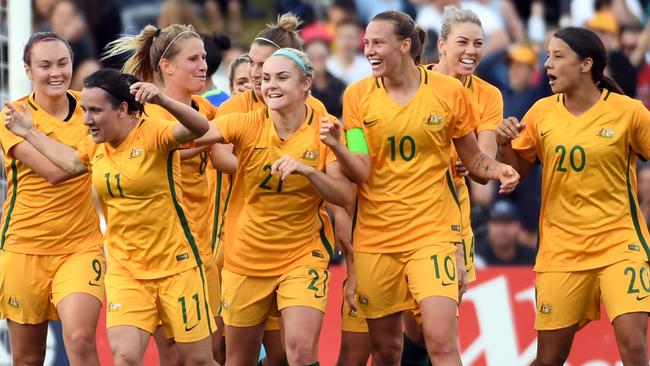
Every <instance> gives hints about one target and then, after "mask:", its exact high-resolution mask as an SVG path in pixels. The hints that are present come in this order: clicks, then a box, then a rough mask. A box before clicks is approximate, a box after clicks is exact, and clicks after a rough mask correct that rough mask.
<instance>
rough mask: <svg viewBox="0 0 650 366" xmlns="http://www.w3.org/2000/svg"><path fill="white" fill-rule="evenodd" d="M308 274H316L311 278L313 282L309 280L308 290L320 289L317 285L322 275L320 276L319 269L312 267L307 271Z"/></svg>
mask: <svg viewBox="0 0 650 366" xmlns="http://www.w3.org/2000/svg"><path fill="white" fill-rule="evenodd" d="M307 274H308V275H310V276H314V278H312V279H311V282H309V286H307V290H312V291H318V287H316V286H315V285H316V282H317V281H318V279H319V278H320V276H318V271H316V270H315V269H313V268H312V269H310V270H309V272H307Z"/></svg>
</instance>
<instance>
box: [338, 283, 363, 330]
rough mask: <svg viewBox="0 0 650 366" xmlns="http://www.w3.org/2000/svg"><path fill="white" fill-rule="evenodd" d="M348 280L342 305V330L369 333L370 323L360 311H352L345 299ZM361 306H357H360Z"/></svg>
mask: <svg viewBox="0 0 650 366" xmlns="http://www.w3.org/2000/svg"><path fill="white" fill-rule="evenodd" d="M346 286H347V280H346V281H345V284H344V285H343V302H342V303H341V330H342V331H344V332H354V333H368V323H366V319H365V318H364V317H362V316H361V314H359V311H352V309H350V304H349V303H348V300H347V298H346V297H345V287H346ZM358 305H359V304H357V306H358Z"/></svg>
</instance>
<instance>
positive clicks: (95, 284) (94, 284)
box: [88, 281, 102, 287]
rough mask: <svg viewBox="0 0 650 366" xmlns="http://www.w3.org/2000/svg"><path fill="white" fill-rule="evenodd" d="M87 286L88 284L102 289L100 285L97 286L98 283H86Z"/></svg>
mask: <svg viewBox="0 0 650 366" xmlns="http://www.w3.org/2000/svg"><path fill="white" fill-rule="evenodd" d="M88 284H89V285H90V286H95V287H102V285H100V284H98V283H92V281H88Z"/></svg>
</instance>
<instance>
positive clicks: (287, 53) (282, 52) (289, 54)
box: [271, 48, 309, 75]
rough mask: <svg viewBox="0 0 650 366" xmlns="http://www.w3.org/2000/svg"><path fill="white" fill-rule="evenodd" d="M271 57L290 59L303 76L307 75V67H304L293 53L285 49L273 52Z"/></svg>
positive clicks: (298, 57) (301, 61)
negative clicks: (298, 67)
mask: <svg viewBox="0 0 650 366" xmlns="http://www.w3.org/2000/svg"><path fill="white" fill-rule="evenodd" d="M271 56H286V57H289V58H290V59H292V60H294V61H295V62H296V63H297V64H298V66H300V68H301V69H302V71H303V72H304V73H305V75H307V74H309V72H308V71H307V65H305V62H304V61H303V60H302V59H301V58H300V56H298V55H296V53H295V52H293V51H291V50H289V49H286V48H281V49H279V50H277V51H275V52H273V54H272V55H271Z"/></svg>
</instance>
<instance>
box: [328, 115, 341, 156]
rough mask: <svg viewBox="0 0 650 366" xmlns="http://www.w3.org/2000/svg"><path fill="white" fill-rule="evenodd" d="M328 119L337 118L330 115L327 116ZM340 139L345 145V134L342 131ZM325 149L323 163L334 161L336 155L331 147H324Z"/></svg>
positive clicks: (333, 119)
mask: <svg viewBox="0 0 650 366" xmlns="http://www.w3.org/2000/svg"><path fill="white" fill-rule="evenodd" d="M329 119H330V121H335V120H337V118H336V117H334V116H332V115H330V116H329ZM340 140H341V142H342V143H343V144H344V145H346V141H345V134H344V133H342V134H341V139H340ZM326 150H327V152H326V154H325V165H327V164H330V163H333V162H335V161H336V160H337V158H336V155H335V154H334V151H332V149H330V148H329V146H327V147H326Z"/></svg>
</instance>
